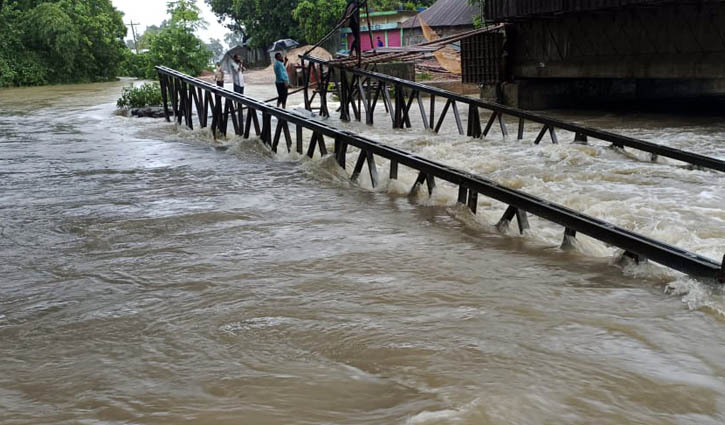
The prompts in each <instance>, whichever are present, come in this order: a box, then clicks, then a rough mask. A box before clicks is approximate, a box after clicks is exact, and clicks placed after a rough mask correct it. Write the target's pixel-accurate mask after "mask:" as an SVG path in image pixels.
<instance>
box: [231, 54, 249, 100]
mask: <svg viewBox="0 0 725 425" xmlns="http://www.w3.org/2000/svg"><path fill="white" fill-rule="evenodd" d="M246 70H247V68H245V67H244V65H243V64H242V58H240V57H239V55H234V63H233V64H232V71H233V72H232V80H234V91H235V92H237V93H239V94H244V71H246Z"/></svg>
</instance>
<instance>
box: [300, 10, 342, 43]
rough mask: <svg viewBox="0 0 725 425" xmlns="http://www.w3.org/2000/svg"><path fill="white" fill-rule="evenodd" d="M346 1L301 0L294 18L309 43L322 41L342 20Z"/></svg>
mask: <svg viewBox="0 0 725 425" xmlns="http://www.w3.org/2000/svg"><path fill="white" fill-rule="evenodd" d="M346 6H347V1H346V0H301V1H300V2H299V4H298V5H297V8H295V10H294V11H293V12H292V16H293V17H294V19H295V21H297V23H298V24H299V26H300V28H301V30H302V32H303V34H304V36H305V39H306V40H307V41H308V42H313V41H317V40H320V39H321V38H322V37H324V36H325V34H327V33H328V32H329V31H330V30H331V29H332V28H333V27H334V26H335V24H336V23H337V22H338V21H339V20H340V18H341V17H342V15H343V13H344V12H345V7H346Z"/></svg>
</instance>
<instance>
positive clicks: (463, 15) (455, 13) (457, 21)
mask: <svg viewBox="0 0 725 425" xmlns="http://www.w3.org/2000/svg"><path fill="white" fill-rule="evenodd" d="M477 12H478V11H477V9H476V8H474V7H472V6H471V5H470V4H469V3H468V0H438V1H437V2H435V4H433V6H431V7H429V8H428V9H426V10H424V11H422V12H420V13H419V14H417V15H416V16H414V17H413V18H410V19H408V20H407V21H405V22H403V25H402V27H403V45H404V46H412V45H414V44H420V43H423V42H425V41H426V39H425V37H424V36H423V30H422V29H421V26H420V20H421V19H423V21H425V23H426V24H427V25H428V26H430V27H431V28H432V29H433V30H434V31H435V32H436V33H437V34H438V35H439V36H441V37H447V36H449V35H454V34H459V33H462V32H466V31H470V30H472V29H473V16H474V15H476V14H477Z"/></svg>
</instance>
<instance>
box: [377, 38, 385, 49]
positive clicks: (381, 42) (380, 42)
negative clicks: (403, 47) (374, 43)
mask: <svg viewBox="0 0 725 425" xmlns="http://www.w3.org/2000/svg"><path fill="white" fill-rule="evenodd" d="M378 47H385V43H383V40H381V39H380V36H378Z"/></svg>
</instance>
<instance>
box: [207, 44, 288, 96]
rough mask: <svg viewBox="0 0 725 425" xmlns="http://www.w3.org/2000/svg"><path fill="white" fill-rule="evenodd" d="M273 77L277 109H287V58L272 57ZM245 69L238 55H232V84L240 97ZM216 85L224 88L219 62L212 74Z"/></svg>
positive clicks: (277, 55)
mask: <svg viewBox="0 0 725 425" xmlns="http://www.w3.org/2000/svg"><path fill="white" fill-rule="evenodd" d="M274 59H275V60H274V76H275V86H276V87H277V107H278V108H280V107H281V108H286V107H287V94H288V92H289V76H288V75H287V58H286V57H283V56H282V54H281V53H279V52H277V53H276V54H275V55H274ZM246 70H247V68H245V67H244V64H243V63H242V58H241V57H239V55H234V58H233V63H232V82H233V84H234V92H235V93H239V94H241V95H243V94H244V72H245V71H246ZM214 78H215V79H216V85H217V86H219V87H224V70H223V69H222V64H221V62H217V63H216V72H214Z"/></svg>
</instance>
